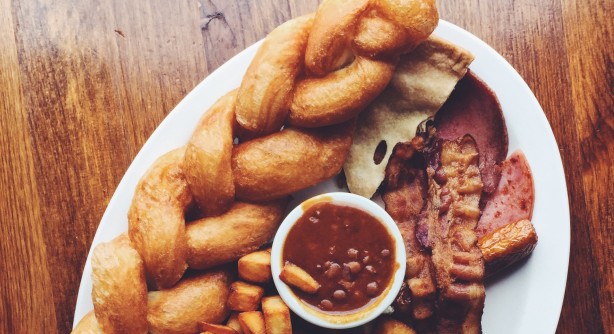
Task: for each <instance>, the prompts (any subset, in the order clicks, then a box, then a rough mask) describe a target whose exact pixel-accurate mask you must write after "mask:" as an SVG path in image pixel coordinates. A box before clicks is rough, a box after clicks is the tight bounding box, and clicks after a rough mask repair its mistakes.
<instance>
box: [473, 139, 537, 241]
mask: <svg viewBox="0 0 614 334" xmlns="http://www.w3.org/2000/svg"><path fill="white" fill-rule="evenodd" d="M534 200H535V192H534V188H533V175H532V174H531V169H530V168H529V163H528V162H527V158H526V157H525V155H524V153H522V151H521V150H518V151H515V152H514V153H512V155H510V157H509V158H508V159H507V160H505V161H504V162H503V165H502V169H501V179H500V181H499V185H498V186H497V189H496V190H495V192H494V193H493V194H492V196H491V198H490V199H489V200H488V201H487V203H486V206H485V207H484V210H483V211H482V217H481V218H480V221H479V222H478V225H477V227H476V233H477V236H478V238H481V237H482V236H484V235H486V234H488V233H490V232H492V231H494V230H495V229H497V228H499V227H502V226H504V225H507V224H509V223H514V222H517V221H519V220H523V219H529V220H531V216H532V215H533V203H534Z"/></svg>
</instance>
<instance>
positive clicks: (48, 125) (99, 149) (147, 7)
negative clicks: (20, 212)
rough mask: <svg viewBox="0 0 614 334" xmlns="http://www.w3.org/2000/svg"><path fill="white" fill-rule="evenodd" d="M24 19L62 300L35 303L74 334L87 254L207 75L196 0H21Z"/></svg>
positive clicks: (37, 152) (32, 113)
mask: <svg viewBox="0 0 614 334" xmlns="http://www.w3.org/2000/svg"><path fill="white" fill-rule="evenodd" d="M14 15H15V22H14V26H15V27H16V31H15V36H16V41H17V44H16V45H17V52H18V55H19V66H13V67H14V68H16V69H18V70H19V71H20V72H21V76H22V78H23V80H22V86H23V87H24V89H23V101H24V104H23V106H21V107H20V108H19V110H24V111H27V117H28V118H27V124H28V125H29V134H30V136H31V141H32V154H33V157H32V158H31V159H30V162H32V163H33V164H34V166H36V168H35V170H34V173H33V177H32V179H35V180H37V182H38V185H39V187H38V196H39V197H40V199H41V205H40V207H41V216H42V217H44V220H42V219H35V220H33V224H37V225H38V226H39V228H41V229H42V240H40V241H42V242H41V244H42V245H44V246H46V247H47V254H46V255H45V257H46V263H45V266H44V268H47V269H48V271H49V275H50V276H51V277H53V280H52V281H51V284H47V285H43V284H41V286H43V287H41V289H46V290H47V291H46V292H53V298H51V299H49V300H48V301H47V302H40V301H39V302H38V303H34V304H33V305H35V306H36V307H39V308H43V307H47V308H50V309H52V307H50V304H51V306H55V308H56V309H57V310H58V311H57V313H56V317H57V328H58V331H59V332H64V333H66V332H68V331H69V329H70V328H71V327H72V315H73V312H74V305H75V301H76V294H77V289H78V283H79V281H80V279H81V269H82V268H83V264H84V262H85V254H86V253H87V250H88V249H89V246H90V244H91V240H92V237H93V235H94V232H95V231H96V228H97V226H98V222H99V220H100V217H101V216H102V213H103V211H104V209H105V207H106V204H107V202H108V200H109V199H110V197H111V195H112V193H113V191H114V190H115V187H116V186H117V184H118V182H119V180H120V178H121V176H122V175H123V173H124V172H125V170H126V168H127V166H128V164H129V163H130V162H131V160H132V158H133V156H134V155H136V152H137V151H138V149H139V148H140V146H141V145H142V144H143V142H144V141H145V140H146V138H148V137H149V135H150V134H151V132H153V130H154V129H155V127H157V125H158V124H159V123H160V122H161V120H162V119H163V117H164V116H165V115H166V114H167V113H168V112H169V111H170V110H171V109H172V108H173V107H174V105H175V104H176V103H177V102H178V101H179V100H180V99H181V98H182V97H183V96H184V95H185V94H186V93H187V92H188V91H189V90H191V89H192V88H193V87H194V85H195V84H196V83H197V82H198V81H199V80H200V79H201V78H202V77H204V75H205V72H204V64H205V63H204V57H203V53H202V43H199V42H198V41H200V40H201V36H200V31H199V29H198V11H197V3H196V2H186V1H180V2H167V1H154V2H131V1H129V2H125V1H114V2H102V3H97V2H74V1H19V2H16V3H15V4H14ZM188 36H192V37H193V38H188ZM26 203H28V202H26ZM30 203H32V202H30ZM20 234H23V233H20ZM34 291H36V290H35V289H32V290H31V291H30V292H34ZM24 305H27V303H24ZM32 319H35V317H32V318H31V320H32ZM30 322H32V321H26V322H24V323H26V324H27V323H30ZM40 332H43V331H42V330H41V331H40Z"/></svg>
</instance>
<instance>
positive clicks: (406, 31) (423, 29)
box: [354, 0, 439, 56]
mask: <svg viewBox="0 0 614 334" xmlns="http://www.w3.org/2000/svg"><path fill="white" fill-rule="evenodd" d="M438 22H439V13H438V12H437V7H436V4H435V0H420V1H418V0H412V1H403V0H375V1H371V7H370V8H369V12H368V14H367V15H366V18H363V19H362V20H361V22H360V23H359V24H358V27H357V29H356V38H355V39H354V48H355V49H357V50H358V52H359V53H362V54H367V55H371V56H373V55H378V56H379V55H390V54H399V53H406V52H409V51H411V50H412V49H413V48H414V47H416V45H418V44H420V43H421V42H422V41H424V40H425V39H426V38H427V37H429V35H430V34H431V33H432V32H433V30H434V29H435V27H436V26H437V23H438Z"/></svg>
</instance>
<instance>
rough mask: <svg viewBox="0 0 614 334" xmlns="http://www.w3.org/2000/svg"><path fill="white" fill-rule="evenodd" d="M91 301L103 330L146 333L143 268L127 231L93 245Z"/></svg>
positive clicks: (107, 331)
mask: <svg viewBox="0 0 614 334" xmlns="http://www.w3.org/2000/svg"><path fill="white" fill-rule="evenodd" d="M92 301H93V303H94V312H95V313H96V319H97V320H98V324H99V325H100V328H101V329H102V330H103V331H104V332H105V333H147V284H146V282H145V269H144V267H143V260H141V257H140V256H139V253H138V252H137V251H136V250H135V249H134V248H132V245H131V244H130V239H128V236H127V235H126V234H122V235H120V236H119V237H117V238H115V239H113V240H112V241H110V242H106V243H102V244H100V245H98V246H96V248H94V253H93V255H92Z"/></svg>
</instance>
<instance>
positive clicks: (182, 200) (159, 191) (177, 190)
mask: <svg viewBox="0 0 614 334" xmlns="http://www.w3.org/2000/svg"><path fill="white" fill-rule="evenodd" d="M184 153H185V148H178V149H176V150H173V151H170V152H168V153H166V154H164V155H163V156H161V157H160V158H158V160H156V161H155V162H154V163H153V165H152V166H151V167H150V168H149V170H148V171H147V172H146V173H145V175H143V177H142V178H141V180H140V181H139V183H138V185H137V186H136V190H135V191H134V197H133V198H132V204H131V206H130V210H129V211H128V234H129V235H130V240H131V241H132V244H133V245H134V248H135V249H136V250H137V251H138V252H139V254H140V255H141V257H142V258H143V262H144V263H145V274H146V275H147V281H148V283H150V284H152V285H153V286H154V287H156V288H158V289H166V288H170V287H172V286H173V285H175V283H177V281H179V279H180V278H181V276H183V273H184V272H185V270H186V268H187V264H186V247H185V245H186V236H185V217H184V212H185V210H186V208H187V207H188V205H190V203H191V202H192V193H191V192H190V189H189V187H188V183H187V181H186V180H185V175H184V173H183V169H182V168H181V164H182V162H183V158H184Z"/></svg>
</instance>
